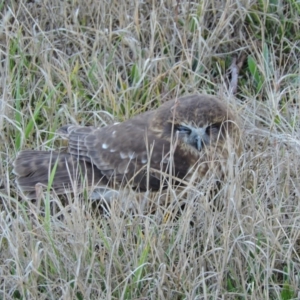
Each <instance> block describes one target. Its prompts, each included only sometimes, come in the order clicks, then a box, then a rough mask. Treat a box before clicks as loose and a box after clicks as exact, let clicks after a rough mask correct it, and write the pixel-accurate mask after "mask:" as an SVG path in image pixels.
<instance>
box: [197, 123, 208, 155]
mask: <svg viewBox="0 0 300 300" xmlns="http://www.w3.org/2000/svg"><path fill="white" fill-rule="evenodd" d="M194 141H195V147H196V148H197V150H198V151H201V150H202V149H203V147H204V144H205V143H206V142H207V135H206V132H205V129H204V128H200V129H198V130H197V132H195V137H194Z"/></svg>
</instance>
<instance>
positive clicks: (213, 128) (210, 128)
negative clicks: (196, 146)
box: [205, 123, 220, 135]
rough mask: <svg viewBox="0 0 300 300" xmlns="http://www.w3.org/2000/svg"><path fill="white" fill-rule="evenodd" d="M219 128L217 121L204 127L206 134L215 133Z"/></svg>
mask: <svg viewBox="0 0 300 300" xmlns="http://www.w3.org/2000/svg"><path fill="white" fill-rule="evenodd" d="M219 130H220V124H219V123H215V124H211V125H209V126H207V127H206V130H205V133H206V134H207V135H211V134H217V133H218V132H219Z"/></svg>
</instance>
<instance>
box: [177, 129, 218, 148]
mask: <svg viewBox="0 0 300 300" xmlns="http://www.w3.org/2000/svg"><path fill="white" fill-rule="evenodd" d="M175 130H176V132H177V134H178V138H179V139H180V140H181V141H183V142H184V143H185V144H188V145H190V146H192V147H195V148H196V149H197V150H198V151H201V150H202V149H203V148H204V147H205V145H208V144H209V143H211V142H212V141H214V140H216V139H217V137H218V135H219V131H220V125H219V124H212V125H209V126H204V127H200V128H196V127H193V126H190V125H177V126H176V127H175Z"/></svg>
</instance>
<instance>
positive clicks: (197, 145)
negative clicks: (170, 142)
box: [195, 135, 203, 151]
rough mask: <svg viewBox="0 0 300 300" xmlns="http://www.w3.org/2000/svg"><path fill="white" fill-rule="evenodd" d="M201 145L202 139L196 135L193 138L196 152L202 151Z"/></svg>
mask: <svg viewBox="0 0 300 300" xmlns="http://www.w3.org/2000/svg"><path fill="white" fill-rule="evenodd" d="M202 143H203V142H202V138H201V137H200V136H199V135H197V136H196V138H195V144H196V148H197V150H198V151H200V150H201V149H202V147H203V145H202Z"/></svg>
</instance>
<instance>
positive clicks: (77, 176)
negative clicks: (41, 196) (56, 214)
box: [13, 150, 103, 199]
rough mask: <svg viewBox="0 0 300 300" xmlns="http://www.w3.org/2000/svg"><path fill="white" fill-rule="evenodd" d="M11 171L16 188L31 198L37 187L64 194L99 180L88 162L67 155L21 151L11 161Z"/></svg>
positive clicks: (34, 195) (98, 171) (96, 172)
mask: <svg viewBox="0 0 300 300" xmlns="http://www.w3.org/2000/svg"><path fill="white" fill-rule="evenodd" d="M13 172H14V173H15V174H16V175H17V180H16V182H17V185H18V187H19V189H20V190H21V191H22V192H24V194H26V196H27V197H29V198H31V199H34V198H36V197H37V195H36V193H37V190H38V186H41V187H42V188H43V189H48V188H50V189H52V190H54V191H55V193H56V194H65V193H67V192H70V191H78V192H80V191H79V190H78V189H81V191H82V189H84V188H86V187H89V186H92V185H94V184H96V183H98V182H99V181H100V180H101V179H103V178H102V177H103V175H102V174H101V172H100V170H98V169H97V168H95V167H94V166H93V165H92V164H91V162H89V161H83V160H78V159H77V158H76V157H74V156H72V155H71V154H69V153H59V152H49V151H35V150H25V151H21V152H20V153H19V154H18V156H17V158H16V160H15V162H14V170H13Z"/></svg>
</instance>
